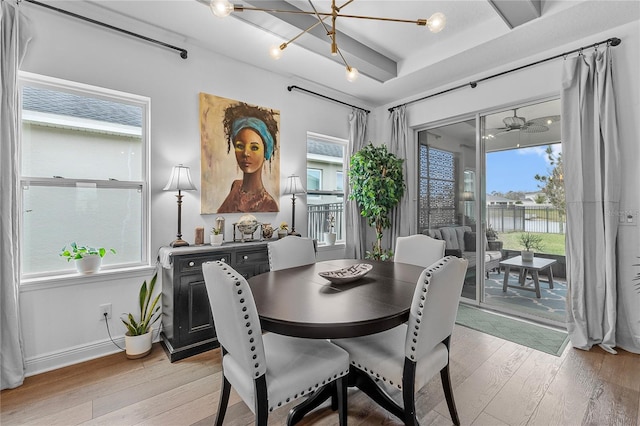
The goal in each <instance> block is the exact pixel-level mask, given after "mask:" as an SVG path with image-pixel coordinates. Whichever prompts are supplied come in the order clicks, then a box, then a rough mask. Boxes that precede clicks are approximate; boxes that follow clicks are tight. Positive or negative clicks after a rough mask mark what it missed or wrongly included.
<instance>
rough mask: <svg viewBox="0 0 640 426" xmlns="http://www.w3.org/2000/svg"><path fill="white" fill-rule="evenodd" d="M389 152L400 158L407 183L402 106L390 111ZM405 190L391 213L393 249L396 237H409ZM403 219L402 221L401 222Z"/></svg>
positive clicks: (391, 242) (404, 126) (407, 129)
mask: <svg viewBox="0 0 640 426" xmlns="http://www.w3.org/2000/svg"><path fill="white" fill-rule="evenodd" d="M390 119H391V141H390V142H391V152H392V153H393V154H395V155H396V157H398V158H402V159H403V160H404V163H403V165H402V175H403V176H404V181H405V182H408V181H409V176H408V175H407V170H408V168H407V148H408V147H407V144H408V139H409V127H408V125H407V113H406V107H405V106H404V105H402V106H400V107H398V108H394V109H393V111H391V116H390ZM407 192H408V191H407V190H406V188H405V192H404V196H403V197H402V198H401V199H400V202H399V203H398V205H397V206H396V207H395V208H394V209H393V211H392V212H391V232H390V233H389V247H391V248H392V249H393V247H395V241H396V238H398V237H405V236H407V235H409V232H410V227H411V223H410V221H409V220H407V218H408V217H410V215H409V212H410V208H411V207H410V205H409V194H408V193H407ZM403 219H404V220H403Z"/></svg>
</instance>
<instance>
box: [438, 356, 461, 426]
mask: <svg viewBox="0 0 640 426" xmlns="http://www.w3.org/2000/svg"><path fill="white" fill-rule="evenodd" d="M440 379H441V380H442V389H443V390H444V397H445V399H446V400H447V406H448V407H449V414H450V415H451V421H452V422H453V424H454V425H456V426H460V418H459V417H458V410H457V409H456V402H455V401H454V400H453V388H452V387H451V376H450V375H449V363H447V365H446V366H445V367H444V368H443V369H442V370H440Z"/></svg>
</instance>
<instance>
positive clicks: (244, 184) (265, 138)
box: [201, 94, 279, 214]
mask: <svg viewBox="0 0 640 426" xmlns="http://www.w3.org/2000/svg"><path fill="white" fill-rule="evenodd" d="M203 95H204V94H201V138H202V177H203V184H202V187H203V192H202V203H201V205H202V207H201V210H202V213H203V214H205V213H248V212H277V211H279V207H278V203H277V202H276V199H277V197H278V195H279V186H278V183H279V167H278V165H279V164H278V162H277V161H276V158H277V157H279V156H277V151H278V124H279V122H278V118H279V114H278V112H277V111H274V110H270V109H266V108H262V107H258V106H253V105H248V104H246V103H243V102H235V101H230V100H227V99H224V98H217V97H214V96H211V95H204V96H205V98H204V99H203ZM206 97H209V98H206ZM211 98H215V99H211ZM221 104H223V105H221ZM203 105H205V107H204V108H203ZM206 105H209V106H210V107H214V106H215V108H207V107H206ZM216 111H219V113H218V114H212V112H216ZM216 130H217V131H216ZM222 133H223V134H224V140H225V142H226V143H224V145H223V146H224V147H226V150H221V149H220V148H221V147H220V145H221V144H220V143H219V141H220V138H219V136H221V135H222ZM214 135H215V136H217V137H215V136H214ZM216 141H218V143H217V144H216V143H215V142H216ZM223 149H224V148H223ZM224 151H226V153H225V152H224ZM221 152H222V153H224V154H225V155H224V157H223V158H220V157H221ZM231 152H233V153H234V156H235V161H231V158H229V156H230V154H231ZM229 165H232V167H233V166H235V173H234V172H233V169H231V171H230V170H229V169H230V167H229ZM214 169H215V170H214ZM215 172H217V173H215ZM238 174H241V176H238ZM230 175H231V176H230ZM230 177H231V179H230ZM237 177H239V178H237ZM207 181H208V182H209V183H210V184H215V188H210V187H209V186H213V185H208V184H207ZM223 182H227V184H226V185H224V183H223ZM218 183H219V184H218ZM205 193H206V195H205ZM274 196H275V198H274Z"/></svg>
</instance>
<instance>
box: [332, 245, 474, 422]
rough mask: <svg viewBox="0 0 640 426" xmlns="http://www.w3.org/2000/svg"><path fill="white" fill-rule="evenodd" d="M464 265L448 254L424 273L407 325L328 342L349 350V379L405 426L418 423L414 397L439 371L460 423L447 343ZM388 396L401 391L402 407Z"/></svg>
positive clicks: (454, 315) (455, 419) (449, 405)
mask: <svg viewBox="0 0 640 426" xmlns="http://www.w3.org/2000/svg"><path fill="white" fill-rule="evenodd" d="M467 264H468V262H467V260H466V259H460V258H457V257H454V256H447V257H445V258H444V259H441V260H440V261H439V262H437V263H435V264H433V265H431V267H429V268H427V269H425V270H424V271H423V272H422V274H421V275H420V278H419V279H418V283H417V285H416V290H415V292H414V294H413V301H412V303H411V310H410V316H409V321H408V323H406V324H402V325H400V326H398V327H395V328H392V329H391V330H387V331H383V332H381V333H377V334H372V335H369V336H363V337H354V338H350V339H334V340H332V342H333V343H335V344H336V345H338V346H340V347H342V348H344V349H345V350H346V351H347V352H349V357H350V359H351V371H350V373H349V374H350V375H353V378H350V381H351V380H354V381H355V384H356V385H357V386H358V387H359V388H360V390H362V391H363V392H364V393H366V394H367V395H369V397H371V398H372V399H373V400H374V401H376V402H377V403H378V404H380V405H381V406H382V407H383V408H385V409H386V410H388V411H389V412H390V413H392V414H393V415H395V416H396V417H398V418H399V419H401V420H402V421H403V422H404V424H405V425H418V419H417V417H416V405H415V395H416V393H417V391H418V390H420V389H421V388H422V387H423V386H424V385H426V384H427V383H428V382H429V381H430V380H431V378H432V377H433V376H434V375H435V374H436V373H437V372H438V371H439V372H440V378H441V379H442V387H443V389H444V395H445V399H446V400H447V406H448V407H449V413H450V415H451V420H452V421H453V423H454V424H456V425H459V424H460V419H459V417H458V412H457V410H456V405H455V401H454V399H453V389H452V387H451V378H450V375H449V345H450V342H451V334H452V332H453V326H454V322H455V320H456V314H457V312H458V299H459V298H460V293H461V291H462V283H463V281H464V275H465V272H466V271H467ZM393 393H396V394H399V393H401V395H402V403H400V402H399V401H394V399H393V397H392V396H391V395H390V394H393ZM398 398H399V395H398Z"/></svg>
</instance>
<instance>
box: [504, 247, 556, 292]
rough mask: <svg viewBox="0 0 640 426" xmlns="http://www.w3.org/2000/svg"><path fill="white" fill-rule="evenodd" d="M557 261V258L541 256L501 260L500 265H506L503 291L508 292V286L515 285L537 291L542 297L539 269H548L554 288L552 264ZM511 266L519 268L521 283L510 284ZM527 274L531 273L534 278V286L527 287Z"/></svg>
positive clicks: (519, 280)
mask: <svg viewBox="0 0 640 426" xmlns="http://www.w3.org/2000/svg"><path fill="white" fill-rule="evenodd" d="M554 263H556V261H555V259H543V258H541V257H534V258H533V261H531V262H525V261H523V260H522V256H516V257H512V258H511V259H507V260H503V261H502V262H500V266H504V281H503V284H502V291H503V292H506V291H507V287H513V288H517V289H520V290H528V291H535V293H536V297H537V298H538V299H540V279H539V276H538V272H539V271H544V270H545V269H548V270H549V272H548V277H549V288H553V272H552V271H551V265H553V264H554ZM511 268H518V269H519V271H520V273H519V276H518V282H519V285H511V284H509V270H510V269H511ZM527 274H530V275H531V278H532V279H533V288H531V287H527V286H526V285H525V284H526V278H527Z"/></svg>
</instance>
